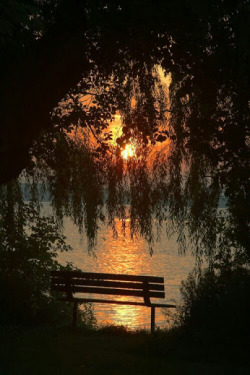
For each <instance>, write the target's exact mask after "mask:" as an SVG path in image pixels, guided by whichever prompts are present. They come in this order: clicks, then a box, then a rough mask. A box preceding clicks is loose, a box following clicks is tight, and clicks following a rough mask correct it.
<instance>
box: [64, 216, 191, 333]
mask: <svg viewBox="0 0 250 375" xmlns="http://www.w3.org/2000/svg"><path fill="white" fill-rule="evenodd" d="M121 226H122V223H121V222H119V221H117V231H118V237H117V238H114V237H113V233H112V230H111V228H107V227H106V226H104V225H103V226H102V227H101V230H100V233H99V236H98V241H97V247H96V249H95V253H94V254H95V256H93V255H92V256H91V255H88V252H87V242H86V240H85V239H83V240H82V241H81V239H80V236H79V234H78V231H77V228H76V227H75V226H74V225H73V224H72V222H71V221H70V220H69V219H66V220H65V235H66V236H67V239H68V242H69V243H70V244H71V246H72V247H73V251H72V252H68V253H65V254H60V255H59V260H60V261H61V262H62V264H65V262H67V261H68V262H72V263H73V265H74V266H76V267H78V268H79V269H81V270H82V271H85V272H104V273H119V274H131V275H152V276H163V277H164V278H165V291H166V298H165V299H160V300H155V302H156V301H157V302H160V303H173V300H175V301H176V302H178V301H179V300H180V293H179V286H180V283H181V281H182V280H183V279H185V278H186V277H187V275H188V273H189V272H190V271H191V269H192V268H193V264H194V259H193V257H192V256H191V255H186V256H185V257H184V256H180V255H178V250H177V243H176V238H172V239H171V240H168V239H167V238H166V236H163V237H162V240H161V242H158V243H156V244H155V246H154V254H153V256H150V253H149V249H148V245H147V243H146V242H145V241H144V240H142V239H141V238H139V239H137V240H134V241H132V240H131V239H130V238H129V237H128V235H127V236H126V238H124V237H123V235H122V233H121ZM85 297H86V295H85ZM89 297H92V298H93V297H96V296H93V295H92V296H91V295H89ZM98 298H103V299H105V298H108V299H113V300H114V299H120V300H126V299H127V300H128V299H129V300H133V297H118V298H117V296H98ZM136 300H137V301H138V299H136ZM94 311H95V314H96V317H97V321H98V323H99V324H107V323H108V324H114V325H125V326H128V327H129V328H132V329H142V328H147V329H149V327H150V308H148V307H142V306H126V305H113V304H94ZM156 323H157V326H160V327H164V326H165V325H166V317H165V315H164V313H163V312H162V311H161V309H156Z"/></svg>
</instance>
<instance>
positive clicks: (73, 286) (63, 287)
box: [51, 271, 176, 332]
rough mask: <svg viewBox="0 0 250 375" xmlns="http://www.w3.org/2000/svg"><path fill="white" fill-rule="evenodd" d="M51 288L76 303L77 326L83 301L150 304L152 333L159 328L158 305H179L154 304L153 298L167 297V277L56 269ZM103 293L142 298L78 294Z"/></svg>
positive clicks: (75, 317)
mask: <svg viewBox="0 0 250 375" xmlns="http://www.w3.org/2000/svg"><path fill="white" fill-rule="evenodd" d="M51 291H52V292H61V293H63V294H64V296H63V297H61V296H60V297H59V298H58V299H59V300H61V301H67V302H73V303H74V309H73V327H74V328H75V327H76V325H77V306H78V304H81V303H87V302H91V303H108V304H119V305H133V306H146V307H150V308H151V332H154V330H155V308H156V307H159V308H175V307H176V306H175V305H172V304H160V303H158V302H157V303H152V302H151V298H157V299H158V298H165V291H164V278H163V277H158V276H138V275H124V274H108V273H93V272H80V271H52V272H51ZM79 293H80V294H83V293H88V294H91V295H92V294H101V295H115V296H126V297H134V298H139V299H140V300H139V301H122V300H121V301H120V300H111V299H102V298H83V297H79V296H77V295H76V294H79Z"/></svg>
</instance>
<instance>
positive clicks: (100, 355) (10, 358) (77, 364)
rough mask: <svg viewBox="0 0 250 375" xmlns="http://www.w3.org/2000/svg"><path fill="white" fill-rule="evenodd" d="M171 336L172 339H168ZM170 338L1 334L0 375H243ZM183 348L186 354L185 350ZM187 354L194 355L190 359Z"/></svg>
mask: <svg viewBox="0 0 250 375" xmlns="http://www.w3.org/2000/svg"><path fill="white" fill-rule="evenodd" d="M171 335H172V336H171ZM173 337H176V335H175V334H174V335H173V334H172V333H160V332H159V333H156V334H155V335H154V336H152V335H150V334H148V333H146V332H136V333H132V332H127V331H126V330H125V329H123V328H120V329H117V328H114V327H107V328H104V329H101V330H97V331H77V332H76V333H73V332H72V331H71V330H69V329H49V328H47V329H41V328H34V329H27V330H22V331H20V330H19V331H17V330H16V331H15V330H12V331H10V330H6V331H5V332H2V335H1V344H0V345H1V348H0V363H1V364H0V375H50V374H51V375H52V374H53V375H64V374H65V375H80V374H81V375H82V374H87V375H97V374H98V375H100V374H107V375H123V374H124V375H125V374H126V375H140V374H143V375H147V374H150V375H152V374H153V375H157V374H169V375H171V374H178V375H185V374H192V375H195V374H202V375H206V374H209V375H210V374H214V375H216V374H218V375H222V374H235V375H244V374H249V373H250V372H249V367H247V366H246V365H242V364H232V363H230V362H228V363H227V362H226V361H224V362H223V363H217V362H216V361H215V362H214V361H213V359H211V358H205V359H204V357H203V358H201V359H200V358H199V352H198V353H197V355H196V354H195V353H194V352H193V351H194V350H195V349H194V348H190V347H188V346H185V343H183V342H182V343H181V346H179V344H178V345H176V342H179V341H178V339H177V340H176V339H173ZM185 348H186V349H185ZM191 351H192V352H193V354H195V355H190V353H191Z"/></svg>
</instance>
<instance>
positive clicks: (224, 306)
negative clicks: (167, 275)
mask: <svg viewBox="0 0 250 375" xmlns="http://www.w3.org/2000/svg"><path fill="white" fill-rule="evenodd" d="M181 295H182V305H181V307H180V309H179V324H180V325H182V326H184V327H185V329H186V330H187V331H188V332H189V333H190V334H191V335H192V336H193V337H194V336H195V337H196V339H198V340H206V341H210V340H211V341H214V340H215V339H218V340H229V342H232V341H235V340H236V341H237V342H238V340H240V341H241V342H242V340H245V342H247V341H248V339H249V337H250V319H249V312H250V272H249V270H248V269H246V268H244V267H242V266H237V267H235V268H234V267H231V268H224V267H213V268H208V269H205V270H203V271H202V272H201V273H200V274H197V273H195V272H192V273H191V274H190V275H189V277H188V279H187V280H186V281H185V282H183V283H182V287H181ZM236 341H235V342H236Z"/></svg>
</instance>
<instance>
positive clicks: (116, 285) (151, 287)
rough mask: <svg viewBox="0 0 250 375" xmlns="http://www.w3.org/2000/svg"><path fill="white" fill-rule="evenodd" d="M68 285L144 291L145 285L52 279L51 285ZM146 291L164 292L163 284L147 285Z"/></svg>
mask: <svg viewBox="0 0 250 375" xmlns="http://www.w3.org/2000/svg"><path fill="white" fill-rule="evenodd" d="M66 283H68V284H69V285H70V286H71V285H86V286H102V287H106V288H124V289H140V290H144V288H145V285H144V284H143V283H142V282H141V283H138V282H134V283H130V282H122V281H105V280H84V279H80V278H79V279H77V278H71V279H66V278H64V277H52V278H51V285H65V284H66ZM147 289H148V290H162V291H164V284H151V283H148V284H147Z"/></svg>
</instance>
